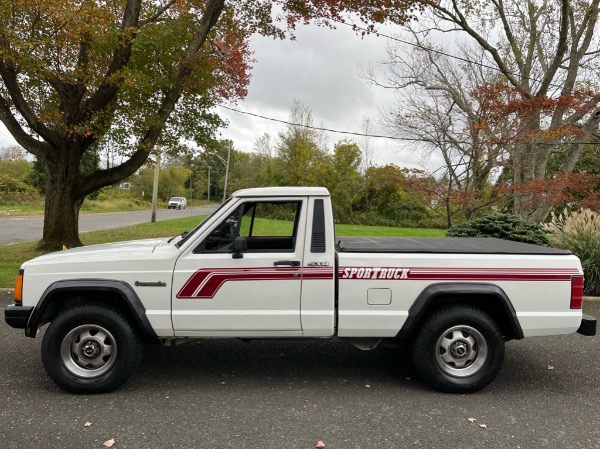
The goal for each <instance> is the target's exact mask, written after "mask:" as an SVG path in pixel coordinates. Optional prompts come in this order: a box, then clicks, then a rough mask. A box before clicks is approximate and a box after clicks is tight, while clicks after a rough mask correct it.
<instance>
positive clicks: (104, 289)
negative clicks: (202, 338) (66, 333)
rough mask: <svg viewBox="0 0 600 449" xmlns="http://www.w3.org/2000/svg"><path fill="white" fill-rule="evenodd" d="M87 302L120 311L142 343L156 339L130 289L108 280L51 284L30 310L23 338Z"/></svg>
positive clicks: (120, 283) (125, 285) (79, 280)
mask: <svg viewBox="0 0 600 449" xmlns="http://www.w3.org/2000/svg"><path fill="white" fill-rule="evenodd" d="M90 300H93V301H95V302H102V303H107V304H112V305H114V306H116V307H118V308H119V309H121V310H122V311H123V312H124V313H125V314H126V316H127V317H128V318H129V319H131V320H132V324H134V325H135V326H136V327H137V328H138V330H139V332H140V336H141V337H142V339H143V340H145V341H152V340H156V339H158V336H157V335H156V332H155V331H154V329H153V328H152V325H151V324H150V321H149V320H148V317H147V316H146V308H145V307H144V305H143V304H142V301H141V300H140V298H139V297H138V295H137V294H136V292H135V291H134V290H133V288H131V286H130V285H129V284H128V283H127V282H124V281H118V280H108V279H73V280H61V281H56V282H54V283H53V284H51V285H50V286H49V287H48V288H47V289H46V290H45V291H44V293H43V295H42V297H41V298H40V301H39V302H38V304H37V306H36V307H35V308H34V310H33V312H32V314H31V317H30V318H29V321H28V322H27V327H26V328H25V335H26V336H27V337H35V336H36V334H37V331H38V329H39V327H40V326H43V325H44V324H46V323H48V322H50V321H52V319H53V318H54V317H55V316H56V315H57V314H58V313H59V312H60V311H61V310H62V309H64V308H65V307H69V306H72V305H76V304H83V303H84V302H88V301H90Z"/></svg>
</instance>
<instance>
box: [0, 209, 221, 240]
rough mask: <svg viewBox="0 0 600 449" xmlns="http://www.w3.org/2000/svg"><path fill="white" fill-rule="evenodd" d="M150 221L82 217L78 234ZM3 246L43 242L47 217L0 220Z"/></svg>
mask: <svg viewBox="0 0 600 449" xmlns="http://www.w3.org/2000/svg"><path fill="white" fill-rule="evenodd" d="M216 207H217V205H211V206H202V207H198V206H197V207H188V208H186V209H183V210H176V209H159V210H157V212H156V219H157V220H158V221H162V220H170V219H173V218H180V217H188V216H193V215H206V214H209V213H211V212H212V211H213V210H215V209H216ZM149 221H150V211H149V210H147V211H132V212H112V213H102V214H80V215H79V231H81V232H86V231H99V230H101V229H114V228H122V227H123V226H131V225H134V224H139V223H146V222H149ZM0 229H2V232H0V246H2V245H9V244H11V243H19V242H32V241H36V240H40V239H41V238H42V231H43V229H44V217H43V216H33V217H27V216H23V217H8V216H0Z"/></svg>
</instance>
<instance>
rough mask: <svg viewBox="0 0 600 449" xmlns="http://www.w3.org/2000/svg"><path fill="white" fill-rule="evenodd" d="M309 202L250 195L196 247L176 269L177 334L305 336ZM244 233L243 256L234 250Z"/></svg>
mask: <svg viewBox="0 0 600 449" xmlns="http://www.w3.org/2000/svg"><path fill="white" fill-rule="evenodd" d="M306 204H307V198H297V197H296V198H272V199H263V198H261V199H259V200H258V199H257V200H254V199H251V198H248V199H244V200H243V201H242V202H241V204H239V205H238V206H237V207H236V208H235V210H233V211H232V212H230V213H229V214H228V215H227V216H226V217H225V218H223V219H222V220H221V221H220V222H219V223H217V224H215V225H214V226H212V227H211V229H209V230H207V233H206V234H205V235H204V236H203V238H201V241H199V242H197V243H196V244H195V246H193V247H192V248H188V249H187V250H186V252H185V253H184V254H182V255H181V256H180V257H179V259H178V261H177V264H176V266H175V271H174V275H173V296H172V298H173V300H172V319H173V327H174V329H175V335H178V333H179V334H180V335H181V334H185V335H194V336H240V337H242V336H246V337H271V336H301V335H302V329H301V320H300V295H301V282H302V266H303V263H302V262H303V254H302V251H303V248H304V239H305V231H304V229H305V222H306ZM238 236H241V237H243V238H244V239H245V241H246V245H247V250H246V251H244V252H243V253H242V254H234V250H233V242H234V240H235V238H236V237H238Z"/></svg>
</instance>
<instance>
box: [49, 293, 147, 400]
mask: <svg viewBox="0 0 600 449" xmlns="http://www.w3.org/2000/svg"><path fill="white" fill-rule="evenodd" d="M141 357H142V342H141V340H140V338H139V336H138V334H137V332H136V330H135V328H134V327H133V326H132V324H131V323H130V322H129V321H128V320H127V318H126V317H125V316H124V315H123V313H122V312H121V311H120V310H118V309H116V308H114V307H111V306H108V305H105V304H101V303H97V304H96V303H93V304H87V305H78V306H74V307H71V308H68V309H66V310H64V311H63V312H61V313H60V314H59V315H58V316H56V317H55V318H54V319H53V320H52V322H51V323H50V326H49V327H48V329H47V330H46V333H45V334H44V339H43V341H42V363H43V364H44V369H45V370H46V373H48V376H50V378H51V379H52V380H53V381H54V383H56V384H57V385H58V386H59V387H61V388H63V389H65V390H67V391H69V392H71V393H106V392H109V391H113V390H115V389H117V388H119V387H120V386H121V385H122V384H123V383H124V382H125V381H126V380H127V379H128V378H129V376H130V375H131V374H132V373H133V371H134V370H135V368H136V367H137V365H138V364H139V362H140V360H141Z"/></svg>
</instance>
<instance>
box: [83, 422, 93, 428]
mask: <svg viewBox="0 0 600 449" xmlns="http://www.w3.org/2000/svg"><path fill="white" fill-rule="evenodd" d="M91 425H92V423H91V422H89V421H86V422H85V424H84V425H83V427H90V426H91Z"/></svg>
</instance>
